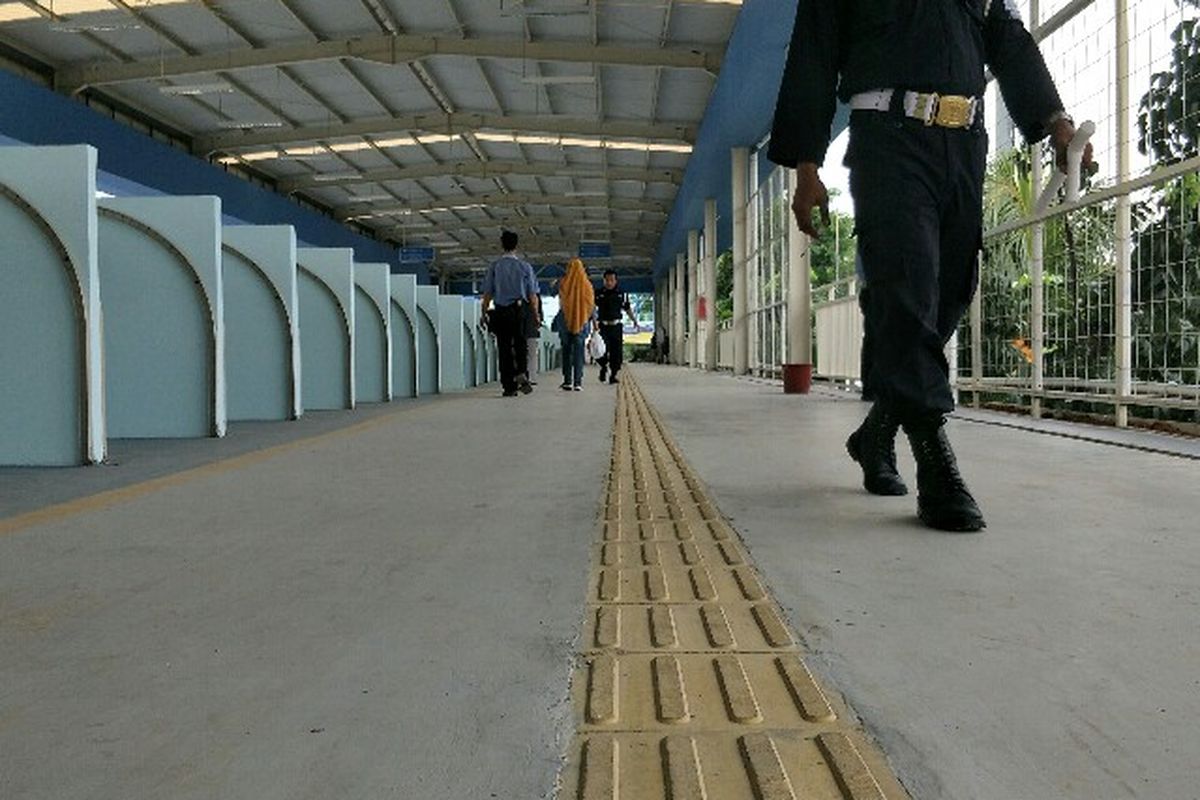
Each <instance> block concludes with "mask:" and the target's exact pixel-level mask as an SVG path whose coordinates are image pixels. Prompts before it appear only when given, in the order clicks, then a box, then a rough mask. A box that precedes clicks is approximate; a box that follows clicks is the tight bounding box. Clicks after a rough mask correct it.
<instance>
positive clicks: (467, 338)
mask: <svg viewBox="0 0 1200 800" xmlns="http://www.w3.org/2000/svg"><path fill="white" fill-rule="evenodd" d="M462 327H463V340H462V341H463V353H462V371H463V386H465V387H467V388H472V387H474V386H475V384H476V381H475V337H474V336H473V335H471V327H470V326H469V325H468V324H467V323H465V322H464V323H463V326H462Z"/></svg>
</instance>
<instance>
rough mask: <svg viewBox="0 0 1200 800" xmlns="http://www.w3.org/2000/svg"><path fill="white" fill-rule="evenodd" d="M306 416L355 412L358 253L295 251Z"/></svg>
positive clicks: (326, 249)
mask: <svg viewBox="0 0 1200 800" xmlns="http://www.w3.org/2000/svg"><path fill="white" fill-rule="evenodd" d="M296 263H297V265H298V266H299V288H300V361H301V365H302V366H301V370H302V373H301V374H302V375H303V376H304V379H303V382H302V383H301V388H302V391H303V398H304V408H305V410H332V409H346V408H354V403H355V396H356V388H355V374H354V314H355V305H354V299H355V298H354V294H355V292H354V251H353V250H350V249H348V248H340V247H301V248H298V249H297V250H296Z"/></svg>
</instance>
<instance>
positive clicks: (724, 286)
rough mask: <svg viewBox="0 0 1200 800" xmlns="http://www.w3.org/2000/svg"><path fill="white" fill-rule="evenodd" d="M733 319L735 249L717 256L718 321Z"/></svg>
mask: <svg viewBox="0 0 1200 800" xmlns="http://www.w3.org/2000/svg"><path fill="white" fill-rule="evenodd" d="M731 319H733V251H732V250H726V251H725V252H724V253H721V255H719V256H717V322H718V323H721V322H726V321H727V320H731Z"/></svg>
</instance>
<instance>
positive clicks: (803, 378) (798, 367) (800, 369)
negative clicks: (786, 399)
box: [783, 364, 812, 394]
mask: <svg viewBox="0 0 1200 800" xmlns="http://www.w3.org/2000/svg"><path fill="white" fill-rule="evenodd" d="M811 388H812V364H784V365H783V393H784V394H808V390H809V389H811Z"/></svg>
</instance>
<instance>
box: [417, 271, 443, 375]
mask: <svg viewBox="0 0 1200 800" xmlns="http://www.w3.org/2000/svg"><path fill="white" fill-rule="evenodd" d="M440 319H441V309H440V308H439V306H438V290H437V288H436V287H434V286H418V287H417V327H418V328H419V330H418V333H417V344H418V346H419V347H420V351H419V353H418V355H417V366H418V368H419V370H420V371H419V372H418V377H419V381H420V383H419V391H420V393H421V394H423V395H425V394H437V393H438V392H440V391H441V390H442V348H441V345H440V343H439V341H438V334H439V327H438V322H439V320H440Z"/></svg>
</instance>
